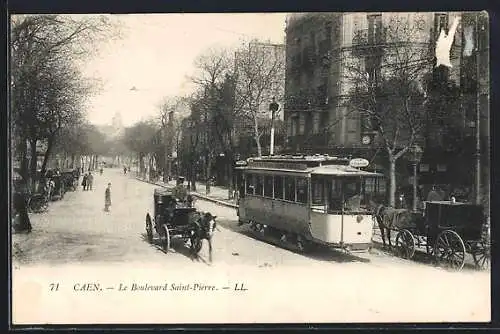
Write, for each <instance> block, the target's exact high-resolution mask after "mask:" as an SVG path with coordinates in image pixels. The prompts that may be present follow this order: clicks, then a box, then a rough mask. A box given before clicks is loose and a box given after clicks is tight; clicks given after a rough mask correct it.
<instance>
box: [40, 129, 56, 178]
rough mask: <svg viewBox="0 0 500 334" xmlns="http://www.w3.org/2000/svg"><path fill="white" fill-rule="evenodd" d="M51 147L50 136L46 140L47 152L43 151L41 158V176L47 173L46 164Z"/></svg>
mask: <svg viewBox="0 0 500 334" xmlns="http://www.w3.org/2000/svg"><path fill="white" fill-rule="evenodd" d="M53 146H54V136H51V137H49V138H48V140H47V150H46V151H45V154H44V156H43V163H42V173H41V174H42V175H45V172H46V171H47V163H48V162H49V158H50V155H51V153H52V148H53Z"/></svg>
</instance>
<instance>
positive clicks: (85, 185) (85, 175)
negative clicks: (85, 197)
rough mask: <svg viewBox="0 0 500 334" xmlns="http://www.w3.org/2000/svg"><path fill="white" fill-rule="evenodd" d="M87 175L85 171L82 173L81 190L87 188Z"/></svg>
mask: <svg viewBox="0 0 500 334" xmlns="http://www.w3.org/2000/svg"><path fill="white" fill-rule="evenodd" d="M88 178H89V177H88V175H87V173H85V174H83V180H82V187H83V190H84V191H85V190H87V180H88Z"/></svg>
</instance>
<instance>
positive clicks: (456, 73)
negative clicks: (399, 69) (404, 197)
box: [284, 12, 489, 184]
mask: <svg viewBox="0 0 500 334" xmlns="http://www.w3.org/2000/svg"><path fill="white" fill-rule="evenodd" d="M478 15H479V14H478V13H449V12H425V13H375V12H371V13H304V14H292V15H289V16H288V18H287V23H286V85H285V108H284V120H285V123H286V125H287V151H290V152H307V153H328V154H334V155H356V156H363V157H365V158H367V159H369V160H370V161H375V162H377V161H383V160H384V159H383V155H384V149H383V148H382V147H381V145H380V140H379V139H380V138H377V136H378V134H377V132H376V131H374V129H373V127H372V126H371V124H370V119H369V118H368V117H367V116H366V114H364V113H363V112H362V111H361V110H359V111H356V110H351V109H352V108H351V106H349V105H348V104H346V101H345V98H346V95H347V94H349V92H350V90H351V89H352V80H350V79H349V72H350V71H351V70H352V66H353V64H354V63H355V64H356V66H358V67H357V69H358V70H359V69H360V68H359V66H360V67H361V70H364V71H365V72H366V75H367V76H368V77H369V79H372V76H374V77H375V76H377V73H379V72H380V71H383V68H384V62H387V61H388V60H387V59H390V56H388V53H389V54H390V52H391V50H395V49H396V48H398V47H400V46H398V45H396V43H394V41H393V40H390V39H389V37H388V33H387V27H391V28H392V29H393V30H394V22H407V23H408V24H409V25H410V26H411V27H415V28H416V30H414V32H413V34H412V35H411V36H408V37H409V38H408V40H407V42H408V44H410V45H411V48H413V49H414V51H415V53H421V54H429V55H431V56H433V55H434V48H435V45H436V41H437V39H438V37H439V34H440V32H441V30H444V31H445V32H446V33H448V32H449V29H450V27H451V26H452V21H453V19H454V18H455V17H458V18H459V24H458V28H457V30H456V33H455V34H454V37H453V40H452V43H451V48H450V62H451V65H452V67H451V68H447V69H446V70H445V72H446V73H445V76H446V79H447V80H449V81H451V82H453V83H455V84H456V85H457V86H458V87H460V103H459V105H460V106H459V107H457V108H458V109H460V110H459V113H460V118H461V120H460V122H461V123H462V124H463V127H464V129H463V133H464V135H465V136H467V135H473V133H474V129H472V130H471V129H470V128H471V127H474V124H475V123H474V120H475V116H474V115H475V114H476V112H475V110H476V106H477V108H480V109H481V119H482V123H481V132H482V134H481V138H483V140H482V141H481V143H482V150H481V152H482V157H483V160H485V161H484V162H483V164H482V165H483V166H488V170H489V162H488V161H489V160H488V159H489V158H487V157H486V156H488V157H489V153H486V152H487V151H488V148H487V142H486V141H487V138H489V132H488V131H489V130H488V129H489V127H488V126H489V102H488V101H489V95H488V90H489V82H487V78H488V73H489V58H488V54H489V52H488V48H489V46H488V43H489V41H488V36H487V33H488V18H487V15H486V16H484V15H483V18H479V19H478V20H479V21H480V23H479V25H478V27H479V28H475V26H476V22H477V20H476V18H477V17H479V16H480V15H479V16H478ZM402 26H404V25H402ZM403 28H404V27H403ZM403 28H401V29H403ZM406 28H407V27H406ZM471 29H472V30H471ZM471 36H472V37H471ZM471 38H472V39H473V42H472V44H471ZM469 49H470V50H469ZM477 50H479V51H477ZM354 58H356V59H357V61H356V62H355V61H354ZM477 60H479V63H478V62H477ZM434 64H435V59H434ZM478 71H479V78H480V79H481V80H479V82H477V81H476V77H477V73H478ZM481 71H482V72H481ZM427 72H430V73H433V75H434V76H435V75H436V73H437V72H438V71H436V69H435V68H434V66H433V65H431V66H429V67H428V71H427ZM423 79H424V78H422V81H424V80H423ZM466 87H469V89H468V90H467V89H466ZM476 87H483V88H482V89H480V91H479V93H478V92H477V90H476ZM476 101H478V102H477V104H476ZM471 121H472V123H471ZM471 124H472V125H471ZM434 132H435V133H436V134H437V135H438V136H437V137H438V138H440V139H442V138H446V135H447V134H446V133H445V132H444V131H442V129H437V130H434ZM472 138H473V137H470V139H472ZM445 151H446V152H443V148H442V147H441V148H433V147H430V146H429V147H425V153H424V158H423V160H422V161H421V164H420V167H419V172H420V174H421V175H420V176H421V177H422V180H425V182H426V183H439V182H442V183H447V182H448V181H447V180H448V179H450V178H454V177H455V175H454V173H451V172H450V171H451V169H453V168H452V166H450V165H459V164H460V162H453V161H452V159H451V158H453V156H454V155H456V152H453V150H451V151H447V150H445ZM472 151H474V148H472ZM468 153H470V152H467V154H465V153H464V154H465V155H469V157H470V158H471V159H470V161H467V162H466V163H465V165H467V171H466V172H463V171H461V172H459V171H457V173H459V174H464V173H465V174H467V175H465V176H463V179H464V181H463V183H468V184H471V181H472V180H471V178H473V174H474V173H473V172H472V174H471V172H470V170H471V168H469V167H472V166H473V165H474V162H473V160H474V152H472V153H471V154H468ZM377 157H378V158H377ZM450 159H451V160H450ZM462 165H464V164H463V163H462ZM380 168H383V166H380ZM485 168H486V167H485ZM407 169H408V170H411V169H410V168H404V167H403V168H400V170H403V171H406V170H407ZM483 174H484V173H483ZM404 177H406V176H404ZM483 179H489V175H483ZM440 180H441V181H440ZM488 181H489V180H488Z"/></svg>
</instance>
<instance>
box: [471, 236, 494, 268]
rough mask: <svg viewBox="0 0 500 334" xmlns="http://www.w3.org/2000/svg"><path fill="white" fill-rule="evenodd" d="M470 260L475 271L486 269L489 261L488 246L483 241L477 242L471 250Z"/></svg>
mask: <svg viewBox="0 0 500 334" xmlns="http://www.w3.org/2000/svg"><path fill="white" fill-rule="evenodd" d="M471 253H472V258H473V259H474V263H475V264H476V267H477V269H481V270H483V269H488V268H489V267H490V261H491V257H490V256H491V251H490V245H489V244H488V243H486V242H484V241H481V242H478V243H477V244H476V245H475V246H474V248H473V249H472V252H471Z"/></svg>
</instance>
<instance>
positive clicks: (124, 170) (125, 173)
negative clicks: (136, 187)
mask: <svg viewBox="0 0 500 334" xmlns="http://www.w3.org/2000/svg"><path fill="white" fill-rule="evenodd" d="M123 175H127V167H125V166H123Z"/></svg>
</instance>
